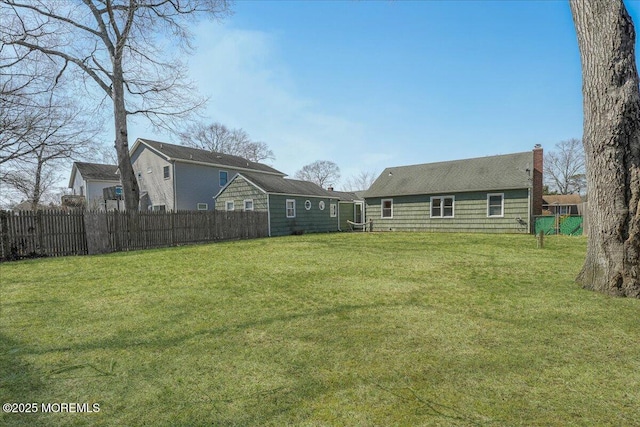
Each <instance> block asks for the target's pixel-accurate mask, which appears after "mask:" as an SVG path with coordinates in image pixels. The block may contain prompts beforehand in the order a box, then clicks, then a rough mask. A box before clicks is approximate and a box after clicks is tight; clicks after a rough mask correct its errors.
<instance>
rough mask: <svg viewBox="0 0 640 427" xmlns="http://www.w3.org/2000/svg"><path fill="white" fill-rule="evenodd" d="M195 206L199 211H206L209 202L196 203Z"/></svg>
mask: <svg viewBox="0 0 640 427" xmlns="http://www.w3.org/2000/svg"><path fill="white" fill-rule="evenodd" d="M197 208H198V210H199V211H207V210H209V204H208V203H198V204H197Z"/></svg>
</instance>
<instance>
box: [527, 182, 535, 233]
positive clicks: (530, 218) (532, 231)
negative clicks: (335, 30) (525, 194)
mask: <svg viewBox="0 0 640 427" xmlns="http://www.w3.org/2000/svg"><path fill="white" fill-rule="evenodd" d="M528 191H529V207H528V210H529V212H527V213H528V214H529V234H533V233H535V230H534V229H533V217H532V216H531V206H532V205H533V197H532V196H531V187H529V188H528Z"/></svg>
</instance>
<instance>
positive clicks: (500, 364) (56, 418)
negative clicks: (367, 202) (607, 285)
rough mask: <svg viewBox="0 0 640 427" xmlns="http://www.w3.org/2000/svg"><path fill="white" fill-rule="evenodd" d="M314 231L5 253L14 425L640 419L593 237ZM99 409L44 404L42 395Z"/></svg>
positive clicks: (630, 362)
mask: <svg viewBox="0 0 640 427" xmlns="http://www.w3.org/2000/svg"><path fill="white" fill-rule="evenodd" d="M545 243H546V245H545V248H544V249H536V241H535V238H534V237H532V236H521V235H465V234H426V233H350V234H325V235H305V236H296V237H293V236H292V237H285V238H272V239H260V240H253V241H243V242H228V243H218V244H211V245H203V246H190V247H181V248H168V249H163V250H153V251H140V252H129V253H119V254H111V255H107V256H93V257H69V258H58V259H40V260H29V261H23V262H16V263H4V264H2V265H0V310H1V311H0V402H1V403H5V402H22V403H28V402H29V403H30V402H35V403H38V409H40V412H38V413H36V414H22V415H19V414H13V413H8V414H7V413H3V414H0V425H24V426H34V425H47V426H50V425H65V426H66V425H113V426H134V425H136V426H137V425H165V426H179V425H184V426H192V425H216V426H231V425H251V426H254V425H256V426H282V425H296V426H298V425H302V426H305V425H306V426H340V425H354V426H368V425H370V426H414V425H427V426H571V425H576V426H594V425H598V426H603V425H611V426H632V425H640V404H639V403H638V402H640V301H638V300H631V299H613V298H609V297H606V296H603V295H600V294H596V293H592V292H588V291H584V290H582V289H580V288H579V287H578V286H577V285H576V284H575V283H574V281H573V279H574V277H575V276H576V274H577V273H578V271H579V269H580V267H581V264H582V261H583V258H584V253H585V247H586V240H585V239H584V238H575V237H548V238H547V239H546V241H545ZM65 402H66V403H69V402H77V403H89V404H93V403H98V404H99V409H100V411H99V412H93V413H53V414H52V413H42V412H41V408H42V407H41V405H40V404H42V403H65Z"/></svg>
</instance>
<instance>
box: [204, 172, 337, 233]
mask: <svg viewBox="0 0 640 427" xmlns="http://www.w3.org/2000/svg"><path fill="white" fill-rule="evenodd" d="M215 200H216V202H215V208H216V210H226V211H234V210H240V211H252V210H253V211H262V212H268V217H269V225H268V227H269V230H268V235H269V236H286V235H291V234H302V233H322V232H334V231H338V230H339V214H338V202H339V197H338V196H337V195H336V194H332V193H331V192H329V191H327V190H324V189H323V188H321V187H319V186H318V185H316V184H314V183H312V182H307V181H299V180H295V179H286V178H283V177H281V176H276V175H267V174H260V173H250V172H240V173H239V174H238V175H236V176H235V177H233V178H232V179H231V181H229V182H228V183H227V185H226V186H225V187H224V188H222V189H221V190H220V192H219V193H218V194H217V195H216V196H215Z"/></svg>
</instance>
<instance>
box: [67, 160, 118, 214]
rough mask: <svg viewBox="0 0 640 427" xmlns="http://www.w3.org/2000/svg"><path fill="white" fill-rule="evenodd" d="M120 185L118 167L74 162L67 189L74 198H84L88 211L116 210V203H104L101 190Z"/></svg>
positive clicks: (110, 201)
mask: <svg viewBox="0 0 640 427" xmlns="http://www.w3.org/2000/svg"><path fill="white" fill-rule="evenodd" d="M118 185H120V174H119V173H118V166H116V165H105V164H100V163H86V162H74V163H73V167H72V168H71V177H70V178H69V188H70V189H71V191H72V194H73V195H74V196H79V197H82V198H84V202H83V204H84V206H85V207H87V208H88V209H105V208H106V209H108V210H111V209H116V208H117V206H116V203H117V202H116V201H115V200H108V201H107V202H106V203H105V200H104V195H103V189H105V188H107V187H115V186H118Z"/></svg>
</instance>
